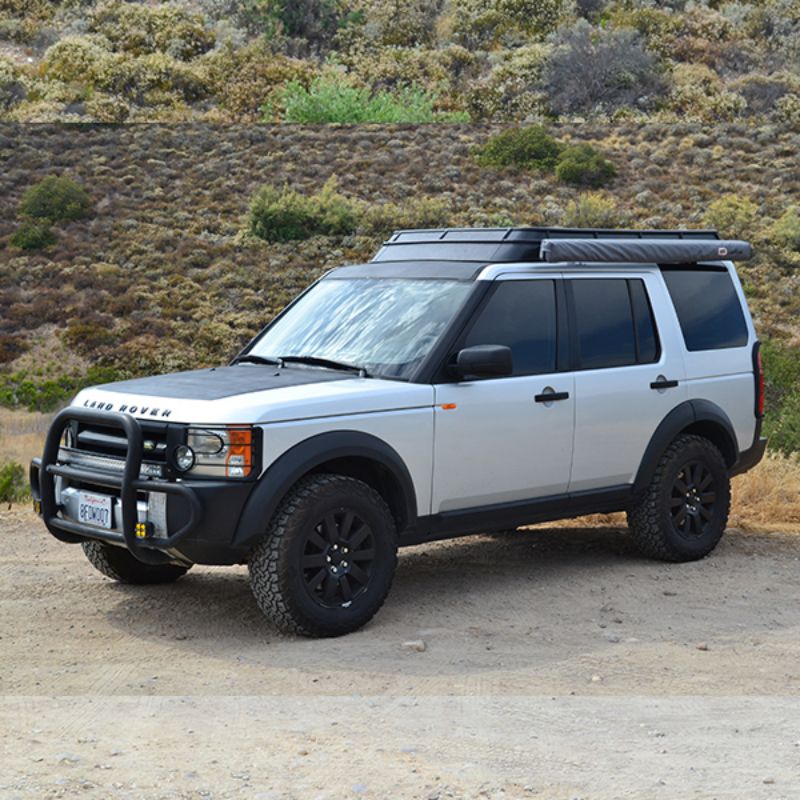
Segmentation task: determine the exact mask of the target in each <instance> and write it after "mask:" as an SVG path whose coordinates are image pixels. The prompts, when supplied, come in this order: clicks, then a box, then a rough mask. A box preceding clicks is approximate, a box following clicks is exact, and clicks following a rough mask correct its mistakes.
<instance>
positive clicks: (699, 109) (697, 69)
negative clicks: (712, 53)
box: [667, 64, 747, 122]
mask: <svg viewBox="0 0 800 800" xmlns="http://www.w3.org/2000/svg"><path fill="white" fill-rule="evenodd" d="M673 76H674V81H675V86H674V88H673V90H672V92H671V93H670V96H669V99H668V101H667V107H668V108H669V109H671V110H672V111H675V112H676V113H678V114H681V115H682V116H685V117H687V118H688V119H693V120H700V121H703V122H719V121H721V120H732V119H735V118H736V117H737V116H738V115H739V114H740V113H741V112H742V111H744V109H745V107H746V105H747V103H746V101H745V99H744V97H742V96H741V95H739V94H736V92H731V91H728V89H726V88H725V84H724V83H723V82H722V80H721V78H720V77H719V76H718V75H717V74H716V72H714V71H713V70H712V69H710V68H709V67H706V66H704V65H703V64H679V65H678V66H677V67H676V68H675V70H674V72H673Z"/></svg>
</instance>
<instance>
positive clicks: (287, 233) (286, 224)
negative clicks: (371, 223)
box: [248, 177, 359, 242]
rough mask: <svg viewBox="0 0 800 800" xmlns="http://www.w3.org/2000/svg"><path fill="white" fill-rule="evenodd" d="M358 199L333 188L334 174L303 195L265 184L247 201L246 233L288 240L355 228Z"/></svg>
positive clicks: (272, 239) (274, 240) (275, 240)
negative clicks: (317, 188)
mask: <svg viewBox="0 0 800 800" xmlns="http://www.w3.org/2000/svg"><path fill="white" fill-rule="evenodd" d="M358 211H359V206H358V203H357V202H356V201H354V200H350V199H349V198H347V197H345V196H344V195H341V194H339V193H338V192H337V191H336V178H335V177H331V178H329V179H328V181H326V183H325V185H324V186H323V187H322V189H321V191H320V192H318V193H317V194H313V195H304V194H301V193H300V192H296V191H294V190H292V189H289V188H288V187H286V186H284V187H283V188H282V189H278V188H276V187H275V186H271V185H269V184H267V185H266V186H263V187H262V188H261V189H260V190H259V191H258V192H257V193H256V195H255V196H254V197H253V199H252V201H251V203H250V213H249V217H248V228H249V230H250V233H252V234H253V235H254V236H257V237H258V238H259V239H264V240H266V241H268V242H289V241H292V240H296V239H308V238H309V237H310V236H315V235H318V234H322V235H325V236H337V235H343V234H348V233H353V232H354V231H355V229H356V222H357V215H358Z"/></svg>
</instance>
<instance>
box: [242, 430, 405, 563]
mask: <svg viewBox="0 0 800 800" xmlns="http://www.w3.org/2000/svg"><path fill="white" fill-rule="evenodd" d="M348 457H349V458H365V459H369V460H371V461H375V462H377V463H379V464H380V465H381V466H383V467H384V468H385V469H387V470H388V471H389V472H390V474H391V475H392V476H393V478H394V479H395V480H396V481H397V484H398V485H399V487H400V490H401V493H402V503H403V517H404V522H405V526H406V527H411V526H413V525H415V524H416V520H417V500H416V493H415V491H414V484H413V481H412V480H411V474H410V473H409V471H408V467H407V466H406V464H405V462H404V461H403V459H402V458H401V457H400V455H399V454H398V452H397V451H396V450H395V449H394V448H393V447H391V446H390V445H388V444H387V443H386V442H384V441H383V440H382V439H379V438H378V437H377V436H372V435H371V434H368V433H364V432H363V431H348V430H345V431H330V432H328V433H320V434H317V435H316V436H312V437H310V438H308V439H305V440H304V441H302V442H300V443H299V444H296V445H295V446H294V447H292V448H290V449H289V450H287V451H286V452H285V453H284V454H283V455H281V456H280V457H279V458H278V459H277V460H276V461H275V462H274V463H273V464H271V465H270V466H269V467H268V468H267V470H266V472H265V473H264V474H263V475H262V476H261V477H260V478H259V480H258V483H257V484H256V485H255V487H254V488H253V491H252V492H251V494H250V497H249V498H248V499H247V503H246V505H245V507H244V509H243V511H242V514H241V516H240V518H239V523H238V525H237V527H236V532H235V533H234V537H233V542H232V545H233V546H234V547H236V548H237V549H246V548H249V547H250V546H252V545H253V544H255V542H257V541H258V540H259V539H260V538H261V536H263V535H264V533H265V531H266V529H267V525H268V524H269V521H270V519H272V516H273V514H274V513H275V511H276V510H277V508H278V505H279V504H280V502H281V500H283V498H284V497H285V496H286V493H287V492H288V491H289V489H291V488H292V486H294V484H295V483H297V481H298V480H300V478H302V477H303V476H304V475H307V474H308V473H309V472H311V471H313V470H314V469H315V468H316V467H319V466H320V464H324V463H325V462H326V461H331V460H333V459H339V458H348Z"/></svg>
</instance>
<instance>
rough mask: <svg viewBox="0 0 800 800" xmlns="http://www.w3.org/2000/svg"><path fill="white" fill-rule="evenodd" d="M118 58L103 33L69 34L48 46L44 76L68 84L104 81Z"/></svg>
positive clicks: (43, 63)
mask: <svg viewBox="0 0 800 800" xmlns="http://www.w3.org/2000/svg"><path fill="white" fill-rule="evenodd" d="M116 58H117V56H115V55H114V54H113V53H112V52H111V51H110V49H109V43H108V41H107V40H106V39H104V38H103V37H102V36H67V37H65V38H63V39H61V40H60V41H58V42H56V43H55V44H54V45H53V46H52V47H50V48H48V50H47V52H46V53H45V54H44V58H43V59H42V70H43V72H44V75H45V76H46V77H47V78H49V79H52V80H56V81H64V82H66V83H73V82H74V83H82V84H91V85H94V84H95V83H102V82H103V80H104V78H105V75H106V74H107V72H108V70H109V69H110V68H111V65H112V64H113V63H114V60H115V59H116Z"/></svg>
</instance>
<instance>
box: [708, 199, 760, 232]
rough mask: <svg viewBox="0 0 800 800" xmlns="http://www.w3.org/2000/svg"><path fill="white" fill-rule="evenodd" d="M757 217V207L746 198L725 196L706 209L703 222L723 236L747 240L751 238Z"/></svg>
mask: <svg viewBox="0 0 800 800" xmlns="http://www.w3.org/2000/svg"><path fill="white" fill-rule="evenodd" d="M757 217H758V205H757V204H756V203H754V202H753V201H752V200H750V199H749V198H747V197H739V195H737V194H725V195H722V197H718V198H717V199H716V200H714V201H713V202H712V203H711V204H710V205H709V206H708V209H706V213H705V215H704V216H703V222H704V223H705V225H707V226H708V227H710V228H715V229H716V230H718V231H719V232H720V233H721V234H722V235H723V236H728V237H733V238H741V239H747V238H748V237H750V236H752V233H753V227H754V225H755V222H756V219H757Z"/></svg>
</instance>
